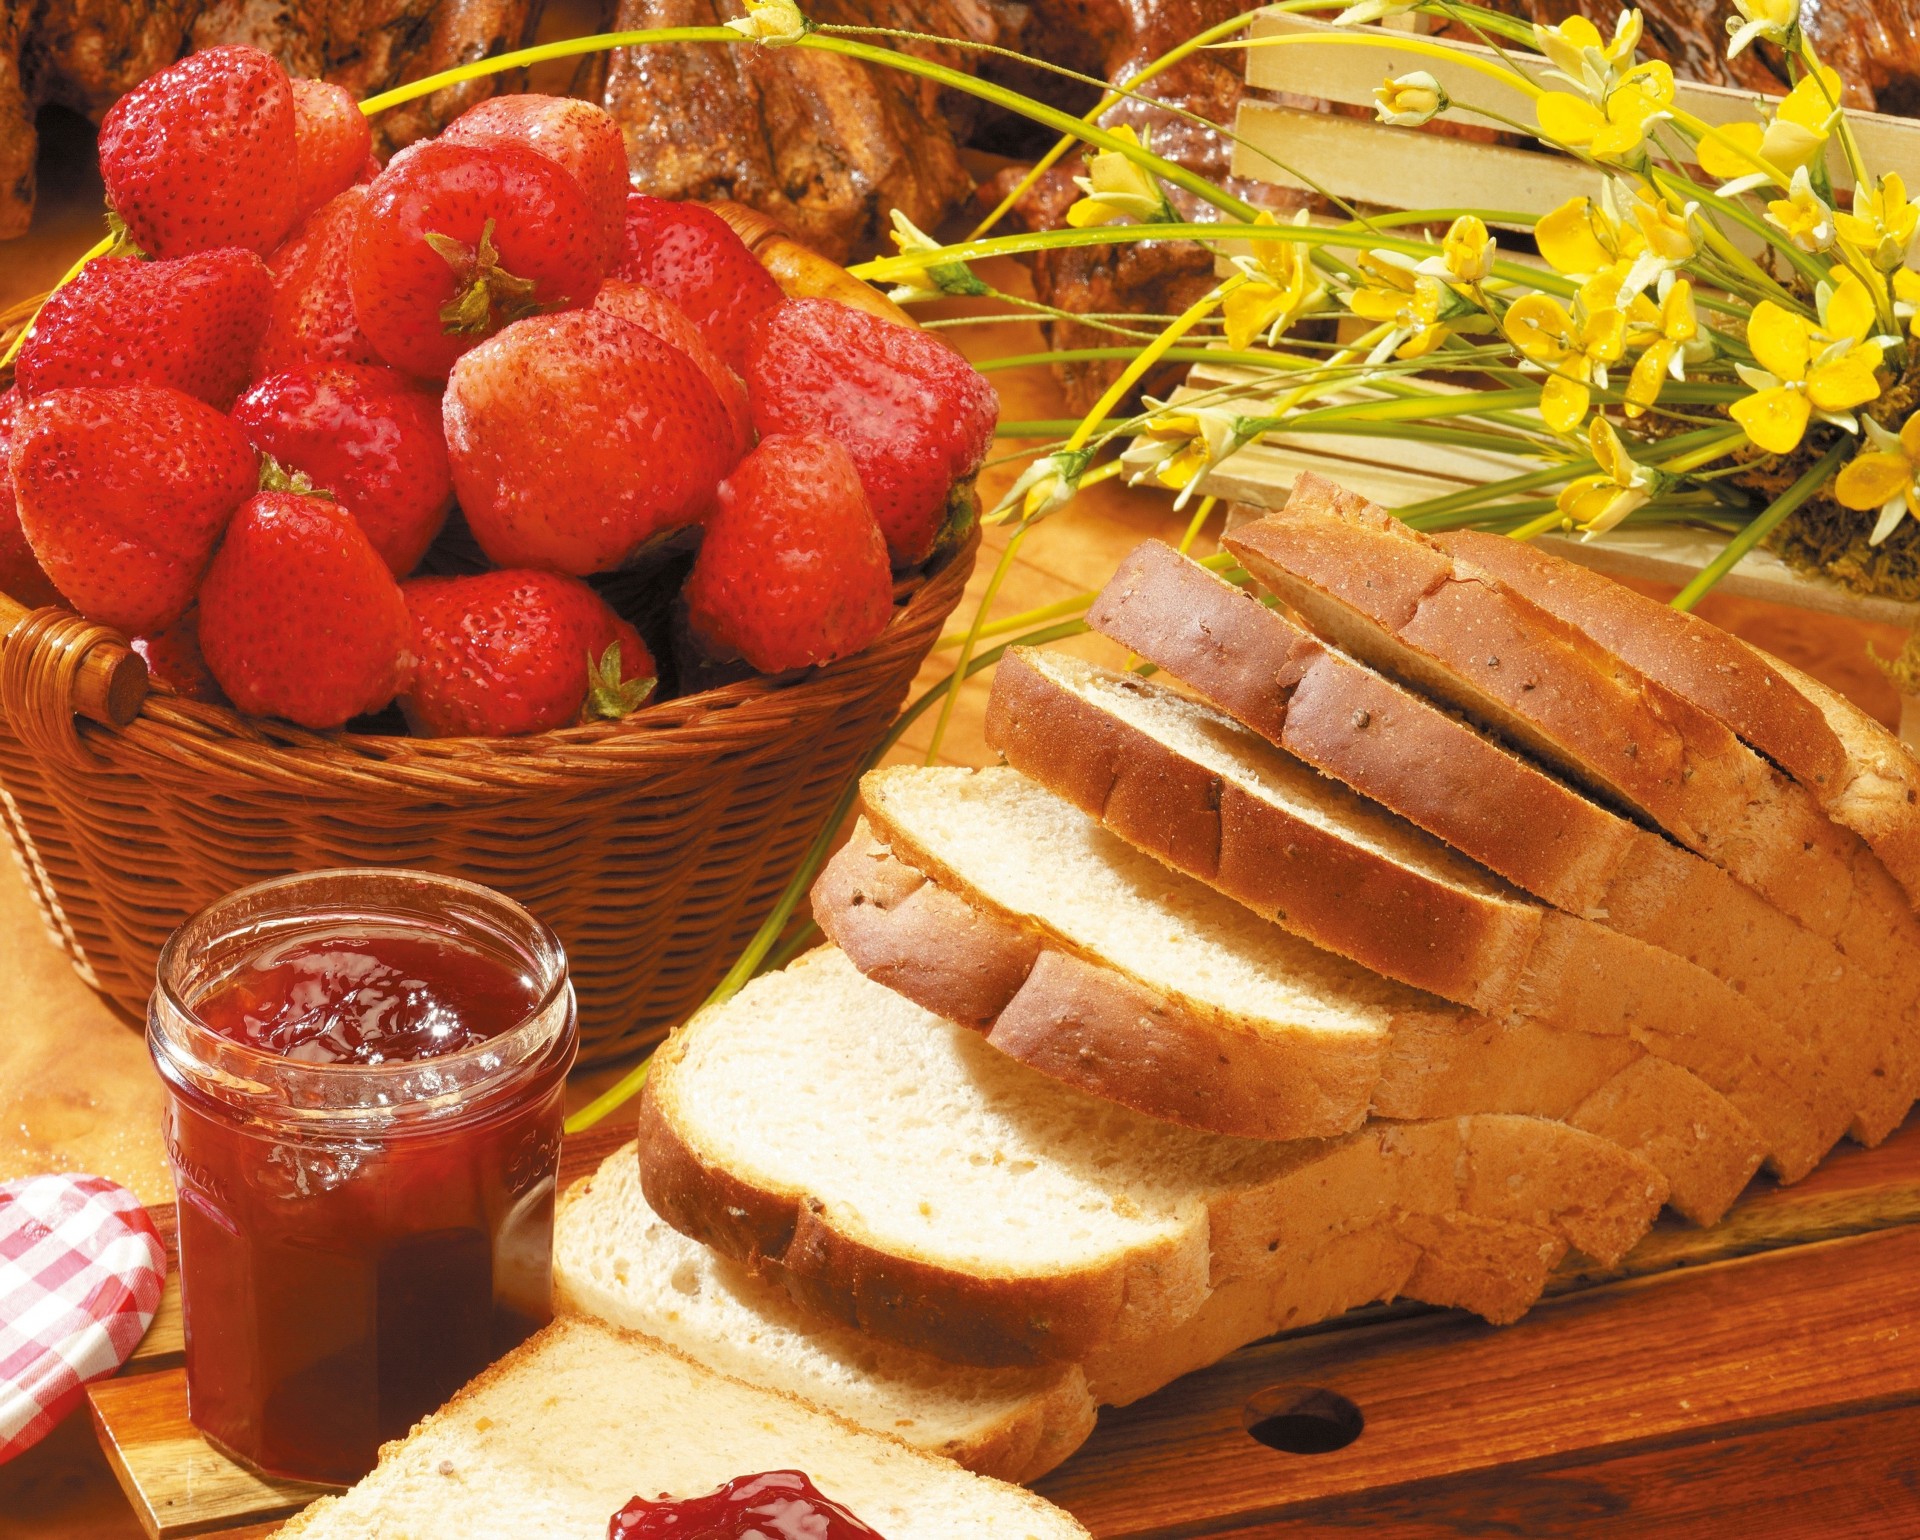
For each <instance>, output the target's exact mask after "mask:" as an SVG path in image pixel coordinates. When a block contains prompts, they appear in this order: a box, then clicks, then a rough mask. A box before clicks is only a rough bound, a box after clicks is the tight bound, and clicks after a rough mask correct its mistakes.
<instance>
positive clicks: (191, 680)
mask: <svg viewBox="0 0 1920 1540" xmlns="http://www.w3.org/2000/svg"><path fill="white" fill-rule="evenodd" d="M127 645H128V646H130V647H131V648H133V650H134V651H135V652H137V653H139V654H140V656H141V657H143V658H145V659H146V661H147V677H148V678H149V679H155V680H158V681H159V682H160V683H161V684H163V685H165V686H166V687H167V688H168V689H169V690H171V691H173V693H174V694H175V695H184V696H185V697H186V698H187V699H188V700H197V701H205V702H206V703H208V704H209V705H217V704H218V703H220V702H221V701H224V700H225V699H226V696H224V695H222V694H221V693H220V682H219V680H217V679H215V678H214V677H213V671H212V670H211V669H209V668H208V667H207V660H206V658H205V657H204V656H203V655H202V654H201V651H200V614H199V611H198V610H188V611H187V613H186V614H184V615H182V616H181V617H180V618H179V619H178V620H176V621H175V622H174V623H173V624H172V625H170V626H168V627H167V629H166V630H164V631H156V632H155V633H154V634H153V635H152V636H136V637H134V638H133V639H132V640H131V641H130V642H128V644H127Z"/></svg>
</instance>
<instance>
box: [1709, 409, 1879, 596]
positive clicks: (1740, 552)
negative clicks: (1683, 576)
mask: <svg viewBox="0 0 1920 1540" xmlns="http://www.w3.org/2000/svg"><path fill="white" fill-rule="evenodd" d="M1852 447H1853V440H1852V439H1850V438H1842V439H1840V440H1839V441H1837V442H1836V443H1835V444H1834V445H1833V447H1832V448H1831V449H1829V450H1828V451H1827V452H1826V453H1825V454H1823V455H1822V456H1821V457H1820V458H1819V459H1818V460H1816V461H1814V463H1813V466H1812V468H1811V469H1810V470H1808V471H1807V473H1806V474H1805V475H1804V476H1802V477H1801V478H1800V479H1799V480H1798V481H1796V482H1795V483H1794V484H1793V485H1792V486H1790V487H1788V488H1787V490H1786V491H1784V492H1782V493H1781V494H1780V495H1779V496H1778V497H1777V498H1775V499H1774V500H1773V501H1772V502H1771V503H1769V504H1768V505H1767V508H1766V511H1765V512H1763V513H1761V514H1760V515H1759V517H1757V518H1755V519H1754V520H1752V521H1751V522H1750V523H1748V524H1747V525H1746V526H1745V527H1744V528H1743V529H1742V530H1741V531H1740V532H1739V534H1737V535H1735V536H1734V537H1733V538H1732V539H1731V540H1729V541H1728V542H1727V544H1726V547H1725V549H1723V550H1722V551H1721V552H1720V554H1719V555H1718V556H1716V557H1714V559H1713V560H1712V561H1710V562H1708V563H1707V565H1706V566H1704V567H1702V568H1701V569H1700V573H1699V575H1698V576H1697V577H1695V578H1694V580H1693V581H1692V582H1691V583H1689V584H1687V586H1686V587H1685V588H1683V589H1681V590H1680V592H1679V593H1677V594H1675V595H1674V597H1673V601H1672V602H1673V607H1674V608H1675V609H1676V610H1690V609H1692V608H1693V607H1694V606H1695V605H1696V604H1698V603H1699V602H1700V600H1701V599H1702V598H1703V597H1705V595H1706V594H1707V592H1708V590H1710V589H1711V588H1712V587H1713V585H1714V584H1715V583H1717V582H1719V581H1720V579H1722V578H1723V577H1725V576H1726V575H1727V574H1728V573H1729V572H1731V571H1732V570H1733V569H1734V568H1735V567H1736V566H1738V565H1739V564H1740V559H1741V558H1742V557H1743V556H1745V555H1746V554H1747V552H1749V551H1751V550H1752V549H1753V548H1754V547H1755V546H1756V545H1758V544H1759V543H1760V542H1761V541H1762V540H1764V539H1766V538H1767V536H1768V535H1770V534H1772V533H1773V531H1774V530H1775V529H1777V528H1778V527H1779V525H1780V521H1781V520H1783V519H1784V518H1786V516H1787V515H1788V514H1790V513H1792V512H1793V511H1794V510H1795V509H1796V508H1798V507H1799V506H1800V505H1801V504H1802V503H1804V502H1806V501H1807V499H1808V498H1810V497H1812V496H1813V494H1814V493H1816V492H1818V491H1819V490H1820V488H1821V487H1822V486H1824V485H1825V484H1826V480H1827V478H1828V477H1829V476H1831V475H1832V474H1833V473H1834V472H1835V471H1836V470H1838V469H1839V468H1840V462H1841V461H1842V460H1844V459H1845V458H1846V456H1847V451H1848V450H1849V449H1851V448H1852Z"/></svg>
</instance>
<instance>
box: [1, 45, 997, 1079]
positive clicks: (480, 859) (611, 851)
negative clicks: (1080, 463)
mask: <svg viewBox="0 0 1920 1540" xmlns="http://www.w3.org/2000/svg"><path fill="white" fill-rule="evenodd" d="M369 144H370V141H369V137H368V134H367V128H366V123H365V120H364V119H363V117H362V115H361V113H360V112H359V110H358V109H357V107H356V106H355V104H354V103H353V102H352V100H351V99H350V98H349V97H347V95H346V93H345V92H343V91H340V90H339V89H338V88H336V87H331V86H328V85H325V84H323V83H320V82H314V81H303V80H290V79H289V78H288V77H287V75H286V74H285V72H284V71H283V70H282V69H281V67H280V66H279V64H278V63H276V62H275V61H274V60H273V59H272V58H271V57H270V56H268V55H266V54H263V53H260V52H258V51H256V50H253V49H248V48H220V49H212V50H209V51H207V52H205V53H201V54H195V55H192V56H190V57H189V58H187V59H185V60H183V61H182V62H181V63H179V64H177V65H175V66H174V67H172V68H171V69H169V70H166V71H163V72H162V73H161V74H159V75H156V76H154V77H153V78H152V79H150V80H149V81H148V82H146V83H145V84H144V85H142V86H140V87H138V88H137V89H136V90H134V91H133V92H132V93H130V94H129V95H128V96H126V97H125V98H123V99H122V100H121V102H120V103H119V104H118V105H116V106H115V108H114V109H113V110H112V111H111V112H110V113H109V114H108V115H107V118H106V120H105V122H104V124H103V127H102V131H101V137H100V157H101V167H102V172H103V175H104V178H105V181H106V185H107V189H108V196H109V201H110V203H111V204H112V210H113V214H114V218H115V221H116V229H123V230H124V235H123V236H122V237H121V242H120V245H119V246H118V247H117V248H116V249H115V250H114V251H113V252H111V253H108V254H105V255H101V256H98V257H96V258H95V259H94V260H92V261H90V262H88V263H87V264H86V265H85V266H84V267H83V268H82V269H80V270H79V272H78V273H77V274H76V275H74V276H72V277H71V278H70V279H69V281H68V282H66V283H65V284H64V285H63V286H62V287H60V288H59V289H57V290H56V291H55V292H54V294H53V295H52V296H51V298H50V299H48V300H47V301H46V302H45V304H44V306H43V307H40V308H39V309H38V311H37V316H36V317H35V318H34V319H33V320H32V324H31V327H30V329H28V330H27V331H26V332H25V333H24V339H23V340H19V339H16V340H17V341H18V346H17V347H16V348H14V349H13V350H12V352H13V353H14V354H16V355H17V357H16V358H15V360H14V362H13V364H12V373H13V378H12V379H11V380H10V381H9V380H7V379H6V378H5V377H4V376H0V385H6V386H10V388H8V389H7V390H6V392H5V394H4V395H0V822H4V825H5V827H6V830H7V832H8V834H9V835H10V836H11V839H12V842H13V844H14V846H15V849H16V852H17V854H18V855H19V857H20V860H21V865H22V868H23V869H24V870H25V871H26V873H27V874H28V878H29V882H30V884H31V885H32V887H33V889H34V891H35V893H36V896H37V898H38V899H39V901H40V903H41V906H42V910H43V913H44V915H45V917H46V918H47V920H48V923H49V925H50V927H51V928H52V929H53V930H54V931H55V932H56V933H57V935H58V937H59V939H60V940H61V942H62V943H63V944H64V945H65V946H66V948H67V949H68V951H69V952H70V953H71V955H72V957H73V959H74V961H75V963H76V965H77V966H78V968H79V969H80V971H81V973H82V975H83V976H84V977H86V978H87V980H88V981H89V982H90V983H91V984H93V985H94V986H95V987H96V988H98V989H99V990H101V991H102V992H103V993H104V994H105V995H106V996H107V997H108V998H109V999H110V1000H112V1001H113V1002H115V1003H116V1004H117V1005H119V1006H120V1007H122V1008H124V1009H125V1010H126V1011H128V1012H130V1013H134V1014H138V1013H140V1012H141V1011H142V1010H143V1009H144V1003H145V999H146V996H147V994H148V991H149V990H150V988H151V985H152V979H153V967H154V961H155V958H156V956H157V954H158V952H159V949H160V947H161V945H162V943H163V942H164V941H165V940H166V937H167V936H168V934H169V933H170V932H171V931H172V929H173V928H174V926H175V925H177V924H178V923H179V922H180V921H181V920H183V919H184V918H185V917H186V916H188V915H190V914H192V913H193V912H194V911H195V910H197V909H199V908H200V907H201V906H202V905H204V904H205V903H207V902H209V901H210V900H212V899H213V898H215V897H217V896H219V895H220V894H222V893H225V892H228V891H230V890H231V889H233V888H235V887H237V886H240V885H241V884H244V883H248V882H252V881H256V880H259V879H262V878H266V877H269V876H273V875H276V874H280V873H285V872H290V871H296V870H304V869H312V868H319V867H329V866H338V865H353V864H382V865H406V866H417V867H423V868H431V869H434V870H437V871H442V872H447V873H451V874H454V875H458V876H462V877H466V878H470V879H472V880H475V881H479V882H483V883H486V884H488V885H490V886H493V887H496V888H499V889H501V890H503V891H504V892H507V893H509V894H511V895H512V896H513V897H515V898H517V899H519V900H520V901H521V902H523V903H524V904H526V905H527V906H528V907H529V908H531V909H532V910H533V911H534V913H536V914H538V915H540V916H541V917H542V918H543V919H544V920H546V921H547V922H548V923H549V924H551V925H552V926H553V928H554V929H555V930H556V931H557V932H558V933H559V935H560V936H561V938H562V940H563V941H564V942H565V943H566V946H567V949H568V952H569V954H570V957H571V960H572V970H573V977H574V981H575V984H576V987H577V988H578V991H579V995H580V1004H581V1041H582V1057H583V1060H593V1059H607V1058H612V1057H615V1056H618V1055H620V1054H622V1053H624V1052H628V1051H631V1050H632V1049H633V1048H636V1047H638V1046H640V1045H642V1044H644V1043H645V1042H647V1041H648V1040H650V1039H651V1038H652V1037H654V1036H657V1035H658V1034H659V1033H660V1032H661V1031H662V1030H664V1029H665V1028H666V1027H667V1026H669V1025H671V1024H672V1023H673V1022H674V1021H676V1020H677V1019H679V1018H680V1017H682V1016H683V1015H684V1014H685V1013H686V1012H687V1011H688V1010H690V1009H691V1008H692V1007H693V1006H695V1005H696V1004H697V1003H698V1002H699V1001H700V999H701V998H702V997H703V996H704V995H705V994H706V992H707V991H708V989H709V988H710V986H711V985H712V983H713V982H714V980H715V979H716V978H717V977H718V976H719V975H720V973H721V972H722V971H723V970H724V969H725V968H726V966H727V964H728V963H729V962H730V961H731V960H732V959H733V958H734V956H735V955H736V954H737V953H738V952H739V950H740V949H741V947H742V946H743V945H744V944H745V942H746V941H747V939H748V938H749V937H750V936H751V935H752V933H753V931H754V930H755V928H756V926H757V925H758V924H759V923H760V922H761V920H762V919H763V917H764V916H765V914H766V913H767V911H768V909H769V908H770V906H771V905H772V903H773V901H774V899H775V897H776V895H777V894H778V893H779V891H780V890H781V888H782V887H783V886H784V885H785V884H786V882H787V881H788V880H789V878H790V876H791V874H792V872H793V870H794V869H795V867H796V865H797V863H798V862H799V861H800V859H801V857H802V855H803V853H804V851H805V850H806V848H807V846H808V845H809V844H810V843H811V842H812V841H813V840H814V838H815V837H816V836H817V835H818V833H819V831H820V828H821V826H822V824H823V823H824V822H825V820H826V818H827V817H828V814H829V812H830V810H831V809H832V807H833V806H834V805H835V803H836V801H837V799H838V797H839V795H840V793H841V792H842V790H843V789H844V787H845V786H846V784H847V782H848V779H849V777H850V776H851V775H852V774H853V773H854V772H855V771H856V769H857V768H858V767H859V765H860V764H861V762H862V761H863V760H864V759H865V758H866V757H867V756H868V755H869V754H870V753H871V752H872V750H873V748H874V747H875V745H876V744H877V743H878V742H879V740H880V739H881V737H882V736H883V734H884V733H885V731H886V729H887V727H888V726H889V724H890V723H891V722H892V720H893V718H894V717H895V715H896V714H897V712H898V710H899V708H900V705H901V702H902V700H903V699H904V697H905V694H906V691H907V688H908V686H909V684H910V682H911V680H912V678H913V675H914V673H915V672H916V670H917V668H918V666H919V664H920V663H921V661H922V660H923V658H924V657H925V656H926V654H927V652H928V650H929V649H930V647H931V646H932V644H933V642H934V640H935V638H936V637H937V635H938V634H939V630H940V627H941V625H942V623H943V622H944V621H945V619H946V617H947V616H948V615H949V614H950V613H951V612H952V610H953V608H954V606H955V605H956V604H957V602H958V600H959V598H960V594H961V591H962V588H963V585H964V584H965V581H966V577H967V573H968V571H969V569H970V567H971V563H972V555H973V547H974V534H973V521H972V518H971V510H972V506H973V505H972V501H971V477H972V475H973V473H974V471H975V470H976V469H977V468H978V466H979V464H980V461H981V459H982V458H983V456H984V454H985V451H986V447H987V444H988V442H989V440H990V438H991V435H992V429H993V420H994V413H995V402H994V397H993V393H992V391H991V389H990V388H989V387H988V386H987V384H986V382H985V380H983V379H982V378H981V376H979V375H978V374H976V373H975V372H974V371H973V370H972V369H970V368H969V367H968V366H967V365H966V364H965V363H964V361H962V360H961V359H960V358H959V357H958V356H957V355H956V354H954V353H953V352H952V351H951V350H949V349H948V348H947V347H945V346H944V345H943V344H942V343H940V342H938V341H937V340H935V339H934V338H933V337H932V336H930V335H929V334H927V333H925V332H922V331H919V330H917V329H915V328H914V327H913V326H912V323H911V322H910V321H908V320H907V318H906V317H905V315H904V313H902V312H899V311H898V310H896V309H894V308H893V307H892V306H890V305H889V304H888V302H887V301H886V300H885V299H884V298H882V297H881V296H880V295H879V294H878V293H876V292H875V291H874V290H872V289H870V288H868V287H867V286H866V285H864V284H862V283H859V282H858V281H856V280H854V279H852V278H851V277H849V276H848V275H847V274H846V273H845V272H844V271H843V270H841V269H840V268H838V267H835V266H834V265H833V264H831V263H829V262H827V261H825V260H824V259H823V258H820V257H818V256H816V255H814V254H813V253H811V252H808V251H807V250H806V249H805V248H803V247H801V246H799V245H798V244H797V243H795V242H793V241H792V240H790V239H788V238H787V237H786V236H784V235H783V234H782V233H781V232H780V231H779V230H778V229H777V228H776V227H774V226H773V225H772V224H771V222H769V221H767V220H765V219H763V218H762V217H760V216H758V215H756V214H753V213H752V212H750V211H748V210H745V209H742V208H739V207H736V206H730V205H714V206H711V207H709V206H703V205H696V204H680V203H672V202H665V201H663V200H659V199H654V198H646V197H641V196H638V195H633V194H630V192H629V190H628V182H627V174H626V160H625V152H624V147H623V145H622V141H621V136H620V133H619V130H618V128H617V126H616V125H615V124H614V122H613V120H612V119H611V118H610V117H608V116H607V114H606V113H604V112H602V111H601V110H600V109H598V108H596V107H593V106H591V105H590V104H588V103H585V102H580V101H574V100H570V99H564V98H553V97H537V96H508V97H497V98H493V99H491V100H489V101H487V102H484V103H482V104H481V105H480V106H478V107H476V108H474V109H472V110H471V111H469V112H468V113H467V114H466V115H465V116H463V117H462V118H460V119H458V120H457V121H456V122H454V123H453V124H451V125H449V127H448V128H447V129H446V130H445V131H444V132H443V133H442V134H441V135H440V136H439V137H438V138H437V139H434V140H431V141H425V142H422V143H419V144H417V145H413V146H410V147H409V148H407V149H405V150H403V151H401V152H400V153H398V154H396V155H395V156H394V157H393V159H392V161H391V162H390V163H389V164H387V165H386V166H385V167H384V168H383V167H378V166H376V165H374V164H373V163H372V162H371V158H370V154H369ZM14 319H15V320H16V322H17V323H19V324H16V325H15V326H14V327H13V328H12V329H13V331H14V332H16V333H17V332H19V329H20V325H24V324H25V321H26V319H27V317H26V316H25V315H22V316H18V317H15V318H14ZM3 338H4V333H0V339H3ZM143 661H144V668H143ZM149 674H150V676H151V677H150V680H149V678H148V677H147V676H148V675H149Z"/></svg>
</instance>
